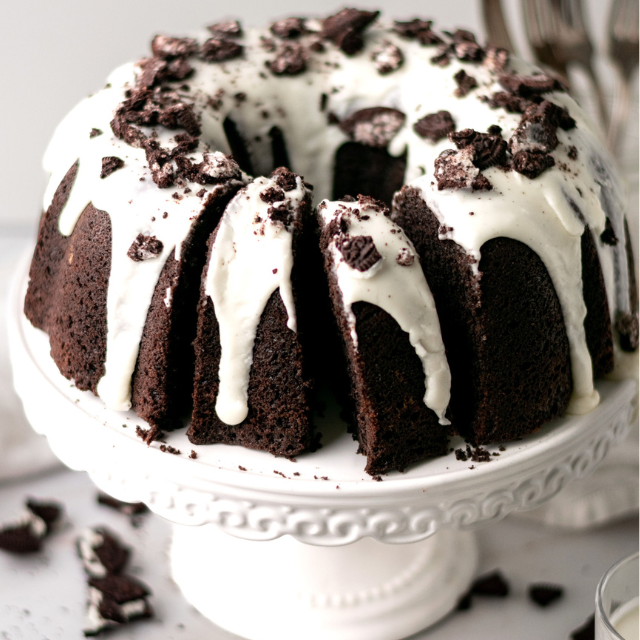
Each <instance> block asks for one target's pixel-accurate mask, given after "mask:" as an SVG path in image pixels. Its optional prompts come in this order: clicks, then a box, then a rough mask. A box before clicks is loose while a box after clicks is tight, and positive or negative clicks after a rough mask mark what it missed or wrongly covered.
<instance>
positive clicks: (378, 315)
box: [318, 196, 450, 475]
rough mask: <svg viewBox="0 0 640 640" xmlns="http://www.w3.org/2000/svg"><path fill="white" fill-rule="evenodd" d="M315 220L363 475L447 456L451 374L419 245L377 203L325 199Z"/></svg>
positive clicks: (372, 201) (361, 199)
mask: <svg viewBox="0 0 640 640" xmlns="http://www.w3.org/2000/svg"><path fill="white" fill-rule="evenodd" d="M318 219H319V223H320V227H321V249H322V252H323V254H324V260H325V270H326V273H327V276H328V279H329V286H330V290H331V300H332V303H333V310H334V314H335V317H336V319H337V322H338V325H339V328H340V331H341V334H342V338H343V343H344V348H345V353H346V360H347V363H348V370H349V375H350V379H351V398H352V401H353V406H352V410H353V413H354V420H353V422H354V425H353V427H354V431H355V433H354V435H355V437H356V438H357V439H358V441H359V443H360V448H359V450H360V452H361V453H363V454H364V455H366V456H367V465H366V469H365V470H366V471H367V473H370V474H371V475H376V474H380V473H386V472H388V471H391V470H394V469H399V470H402V469H404V468H406V467H407V466H408V465H409V464H411V463H412V462H416V461H418V460H422V459H424V458H427V457H430V456H437V455H442V454H444V453H446V451H447V434H448V426H447V425H448V424H449V420H448V419H447V417H446V412H447V406H448V404H449V387H450V375H449V367H448V364H447V359H446V356H445V350H444V345H443V343H442V338H441V335H440V323H439V320H438V315H437V312H436V309H435V305H434V302H433V297H432V295H431V292H430V290H429V285H428V284H427V281H426V279H425V277H424V274H423V273H422V269H421V267H420V261H419V259H418V257H417V255H416V251H415V249H414V247H413V245H412V244H411V242H410V241H409V239H408V238H407V236H406V235H405V234H404V233H403V231H402V229H400V227H398V226H397V225H396V224H394V223H393V222H392V221H391V219H390V218H389V209H388V208H387V207H386V206H385V205H384V204H383V203H381V202H379V201H376V200H374V199H373V198H370V197H365V196H359V197H358V200H357V201H356V200H355V198H345V199H344V200H343V201H336V202H329V201H327V200H325V201H323V202H322V203H321V204H320V206H319V207H318Z"/></svg>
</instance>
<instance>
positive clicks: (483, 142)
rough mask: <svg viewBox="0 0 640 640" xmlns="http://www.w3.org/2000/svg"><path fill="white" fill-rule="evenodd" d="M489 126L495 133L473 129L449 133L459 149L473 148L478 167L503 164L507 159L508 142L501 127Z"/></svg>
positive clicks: (474, 159)
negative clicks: (502, 134) (502, 133)
mask: <svg viewBox="0 0 640 640" xmlns="http://www.w3.org/2000/svg"><path fill="white" fill-rule="evenodd" d="M494 126H495V125H493V126H491V127H489V128H490V129H491V131H492V132H493V133H480V132H479V131H474V130H473V129H463V130H462V131H455V132H453V133H450V134H449V140H451V142H453V143H454V144H455V145H456V147H457V148H458V149H465V148H471V149H472V150H473V160H472V161H473V164H474V166H476V167H477V168H478V169H480V170H483V169H488V168H489V167H493V166H496V165H498V166H502V165H504V164H505V163H506V161H507V142H506V141H505V140H504V139H503V138H502V136H501V131H502V130H501V129H500V128H499V127H496V128H494Z"/></svg>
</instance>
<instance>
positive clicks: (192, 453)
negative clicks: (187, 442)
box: [189, 449, 198, 460]
mask: <svg viewBox="0 0 640 640" xmlns="http://www.w3.org/2000/svg"><path fill="white" fill-rule="evenodd" d="M189 457H190V458H191V459H192V460H195V459H196V458H197V457H198V454H197V453H196V452H195V451H194V450H193V449H191V453H190V454H189Z"/></svg>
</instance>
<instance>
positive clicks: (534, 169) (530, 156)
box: [512, 151, 556, 180]
mask: <svg viewBox="0 0 640 640" xmlns="http://www.w3.org/2000/svg"><path fill="white" fill-rule="evenodd" d="M555 163H556V161H555V160H554V158H553V156H551V155H549V154H547V153H544V152H543V151H518V152H517V153H516V154H515V155H514V156H513V162H512V166H513V168H514V170H515V171H517V172H518V173H521V174H522V175H523V176H526V177H527V178H529V179H530V180H534V179H535V178H537V177H538V176H539V175H540V174H541V173H543V172H544V171H546V170H547V169H549V168H551V167H553V166H554V165H555Z"/></svg>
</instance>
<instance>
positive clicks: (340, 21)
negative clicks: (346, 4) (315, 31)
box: [320, 9, 380, 56]
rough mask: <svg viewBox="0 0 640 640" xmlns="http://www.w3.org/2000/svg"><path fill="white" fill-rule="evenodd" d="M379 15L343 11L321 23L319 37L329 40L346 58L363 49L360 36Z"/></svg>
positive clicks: (362, 40)
mask: <svg viewBox="0 0 640 640" xmlns="http://www.w3.org/2000/svg"><path fill="white" fill-rule="evenodd" d="M379 15H380V12H379V11H360V10H358V9H343V10H342V11H340V12H339V13H336V14H335V15H332V16H329V17H328V18H326V19H325V20H324V21H323V22H322V31H321V34H320V35H321V36H322V37H323V38H324V39H325V40H331V41H332V42H333V43H334V44H335V45H336V46H338V47H340V49H342V51H344V53H346V54H347V55H348V56H352V55H355V54H356V53H358V51H360V50H361V49H362V47H364V39H363V36H362V34H363V33H364V31H365V29H366V28H367V27H368V26H369V25H370V24H371V23H372V22H374V21H375V20H376V19H377V17H378V16H379Z"/></svg>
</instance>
